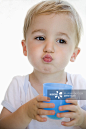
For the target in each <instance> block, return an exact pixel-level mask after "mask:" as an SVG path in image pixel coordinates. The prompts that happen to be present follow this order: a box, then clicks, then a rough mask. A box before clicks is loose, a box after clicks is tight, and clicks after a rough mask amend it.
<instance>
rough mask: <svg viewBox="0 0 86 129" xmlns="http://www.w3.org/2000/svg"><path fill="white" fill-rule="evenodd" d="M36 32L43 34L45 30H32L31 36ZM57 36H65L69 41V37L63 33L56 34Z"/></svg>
mask: <svg viewBox="0 0 86 129" xmlns="http://www.w3.org/2000/svg"><path fill="white" fill-rule="evenodd" d="M36 32H43V33H45V32H46V30H45V29H36V30H33V31H32V34H34V33H36ZM57 35H58V36H63V35H64V36H66V37H67V38H68V39H70V37H69V36H68V34H66V33H63V32H58V33H57Z"/></svg>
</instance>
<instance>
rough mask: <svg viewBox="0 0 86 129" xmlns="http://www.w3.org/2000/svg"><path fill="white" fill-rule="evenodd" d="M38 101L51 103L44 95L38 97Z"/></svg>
mask: <svg viewBox="0 0 86 129" xmlns="http://www.w3.org/2000/svg"><path fill="white" fill-rule="evenodd" d="M36 100H37V101H38V102H39V101H48V102H49V101H50V98H49V97H47V96H43V95H38V96H37V97H36Z"/></svg>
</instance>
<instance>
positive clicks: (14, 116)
mask: <svg viewBox="0 0 86 129" xmlns="http://www.w3.org/2000/svg"><path fill="white" fill-rule="evenodd" d="M24 110H25V105H23V106H21V107H20V108H19V109H18V110H16V111H15V112H14V113H11V112H10V111H8V110H7V109H6V108H3V110H2V113H1V115H0V129H8V128H9V129H25V128H26V127H27V126H28V124H29V123H30V121H31V120H32V119H31V118H29V117H28V116H27V115H26V114H25V112H24Z"/></svg>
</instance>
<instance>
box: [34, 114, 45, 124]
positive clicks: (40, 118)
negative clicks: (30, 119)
mask: <svg viewBox="0 0 86 129" xmlns="http://www.w3.org/2000/svg"><path fill="white" fill-rule="evenodd" d="M36 120H38V121H39V122H45V121H47V118H46V117H43V118H42V117H41V116H40V115H36Z"/></svg>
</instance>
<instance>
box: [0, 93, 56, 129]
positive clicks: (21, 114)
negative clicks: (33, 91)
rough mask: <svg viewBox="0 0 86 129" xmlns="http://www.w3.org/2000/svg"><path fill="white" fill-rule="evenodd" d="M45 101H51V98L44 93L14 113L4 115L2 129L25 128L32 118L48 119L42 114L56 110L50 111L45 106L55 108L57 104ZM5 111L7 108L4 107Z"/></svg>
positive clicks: (48, 113) (0, 125)
mask: <svg viewBox="0 0 86 129" xmlns="http://www.w3.org/2000/svg"><path fill="white" fill-rule="evenodd" d="M43 101H47V102H49V101H50V100H48V99H47V97H45V96H43V95H38V96H37V97H35V98H33V99H32V100H30V101H28V102H27V103H25V104H24V105H22V106H21V107H20V108H19V109H17V110H16V111H15V112H14V113H7V114H8V115H5V116H4V115H2V116H1V119H0V129H8V128H9V129H25V128H26V127H27V126H28V124H29V123H30V122H31V120H32V119H35V120H37V121H39V122H45V121H47V118H46V117H42V116H40V115H52V114H53V115H54V114H55V111H53V110H52V111H51V110H49V111H48V110H44V109H43V108H53V107H54V106H55V105H54V104H53V103H43ZM5 111H6V112H7V109H4V111H3V112H5ZM3 114H6V113H3Z"/></svg>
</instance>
